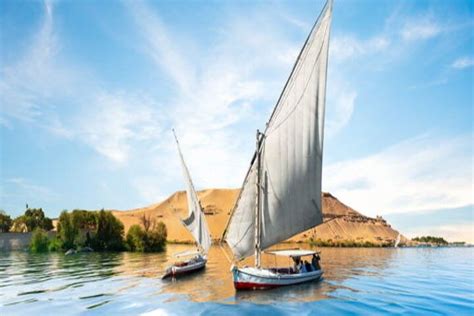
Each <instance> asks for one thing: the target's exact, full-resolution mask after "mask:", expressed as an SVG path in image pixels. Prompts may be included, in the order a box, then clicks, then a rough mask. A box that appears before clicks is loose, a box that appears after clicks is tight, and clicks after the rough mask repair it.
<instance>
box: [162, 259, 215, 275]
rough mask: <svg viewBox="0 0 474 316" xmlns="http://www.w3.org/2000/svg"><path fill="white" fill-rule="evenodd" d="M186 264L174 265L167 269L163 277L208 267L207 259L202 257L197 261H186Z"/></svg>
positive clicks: (184, 273) (189, 272)
mask: <svg viewBox="0 0 474 316" xmlns="http://www.w3.org/2000/svg"><path fill="white" fill-rule="evenodd" d="M185 263H186V265H172V266H170V267H168V268H167V269H166V272H165V274H164V275H163V276H162V277H161V278H162V279H166V278H174V277H177V276H182V275H186V274H191V273H194V272H197V271H200V270H202V269H204V268H205V267H206V263H207V259H201V260H199V261H197V262H185Z"/></svg>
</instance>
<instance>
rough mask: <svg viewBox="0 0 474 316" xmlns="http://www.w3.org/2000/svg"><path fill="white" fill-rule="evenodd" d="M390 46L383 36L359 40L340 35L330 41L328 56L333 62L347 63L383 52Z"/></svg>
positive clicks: (350, 36)
mask: <svg viewBox="0 0 474 316" xmlns="http://www.w3.org/2000/svg"><path fill="white" fill-rule="evenodd" d="M389 45H390V40H389V39H388V37H387V36H385V35H377V36H375V37H372V38H369V39H366V40H361V39H358V38H356V37H354V36H352V35H342V36H341V35H340V36H336V37H334V38H333V39H332V40H331V46H330V56H331V59H332V60H335V61H338V62H340V61H347V60H350V59H353V58H357V57H359V56H363V55H369V54H375V53H379V52H383V51H385V50H386V49H387V48H388V47H389Z"/></svg>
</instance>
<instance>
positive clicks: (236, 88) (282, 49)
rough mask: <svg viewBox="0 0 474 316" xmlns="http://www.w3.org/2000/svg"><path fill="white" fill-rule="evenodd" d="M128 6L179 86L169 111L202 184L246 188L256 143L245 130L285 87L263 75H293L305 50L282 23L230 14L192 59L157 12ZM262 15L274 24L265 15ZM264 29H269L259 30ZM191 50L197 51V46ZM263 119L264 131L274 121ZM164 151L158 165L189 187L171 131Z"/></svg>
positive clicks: (149, 49)
mask: <svg viewBox="0 0 474 316" xmlns="http://www.w3.org/2000/svg"><path fill="white" fill-rule="evenodd" d="M127 6H128V7H127V8H129V9H130V11H131V13H132V16H133V18H134V20H135V22H136V25H137V28H138V30H139V31H140V33H141V34H142V38H143V41H144V46H145V47H146V48H147V49H146V50H144V52H145V54H146V55H148V56H149V57H151V60H153V61H154V62H155V65H156V67H157V68H159V70H164V71H165V72H166V73H167V74H168V76H169V78H170V79H172V80H173V82H174V83H175V86H176V87H177V91H176V94H175V97H174V98H173V99H172V100H171V103H169V104H167V106H166V110H167V122H168V124H169V125H170V126H173V127H175V128H176V130H177V133H178V136H179V138H180V142H181V145H182V147H183V152H184V154H185V158H186V159H187V162H188V164H189V165H190V170H191V173H192V175H193V179H195V183H196V186H197V187H198V188H202V187H206V186H237V185H240V183H241V181H242V179H243V176H244V175H245V171H246V168H247V165H248V163H249V159H250V154H251V150H252V149H253V147H252V144H253V138H251V137H252V136H251V135H252V132H249V133H241V131H240V128H239V126H240V125H245V126H247V125H252V124H250V122H251V121H252V120H255V115H256V111H255V108H254V104H255V103H256V102H257V101H262V100H268V99H270V98H271V99H274V98H276V97H277V96H278V94H277V92H279V91H278V89H281V86H283V83H282V82H281V83H280V87H278V88H277V89H275V88H274V87H273V86H272V87H271V85H273V84H274V82H272V81H271V80H269V81H267V80H266V79H267V78H264V77H262V75H261V74H260V73H261V72H265V71H268V70H271V71H274V70H275V69H278V68H280V69H285V68H287V71H289V70H290V69H289V67H290V66H291V64H292V63H293V62H294V60H295V58H296V56H297V53H298V50H297V49H295V46H294V45H293V44H292V43H289V42H288V41H286V40H285V38H281V37H279V35H278V34H279V32H276V31H275V30H273V29H272V27H274V26H275V25H274V24H272V25H267V24H266V23H261V20H259V19H249V18H248V17H241V16H238V17H235V16H230V17H228V18H227V19H226V23H224V24H222V25H221V28H220V29H218V30H217V39H216V41H215V43H214V45H212V46H208V47H205V48H202V50H194V55H193V56H190V55H189V52H188V51H187V45H186V44H184V43H181V42H179V41H175V42H173V44H171V43H170V41H169V39H170V38H173V39H177V38H179V36H177V35H176V34H174V33H173V32H172V31H171V30H168V29H167V28H166V27H165V25H164V24H163V23H162V21H161V19H160V17H159V15H158V14H157V13H156V12H155V11H154V9H153V8H152V7H148V6H147V5H146V4H144V3H142V2H134V3H127ZM252 14H253V13H251V12H249V15H252ZM260 18H262V19H266V18H265V15H262V16H260ZM269 20H270V19H269ZM291 23H293V24H294V23H295V21H291ZM259 27H260V28H262V27H263V28H268V30H267V31H265V30H259V31H257V32H256V31H255V30H256V29H259ZM138 45H140V44H138ZM188 45H189V46H193V45H194V46H193V47H195V46H197V43H189V44H188ZM262 47H265V48H266V49H264V50H263V49H262ZM171 64H173V65H175V66H173V67H171V66H170V65H171ZM258 115H259V116H262V119H261V120H259V123H260V126H263V124H264V120H265V118H266V117H264V116H263V115H262V114H261V113H260V114H258ZM246 131H247V128H246ZM248 131H251V129H250V127H249V129H248ZM249 135H250V137H248V136H249ZM157 147H159V149H160V153H161V155H160V157H158V158H156V159H155V166H156V169H158V168H159V169H160V170H161V171H160V174H161V176H162V178H169V179H175V180H179V183H182V182H181V179H180V177H181V170H180V167H179V165H178V164H177V160H176V149H175V145H174V142H173V141H172V137H171V133H170V134H168V137H166V134H165V137H164V138H163V139H162V141H161V142H160V143H159V144H157ZM243 148H244V149H243ZM245 148H246V149H245ZM203 162H205V163H203ZM175 182H176V181H175ZM144 194H145V195H147V193H146V192H144Z"/></svg>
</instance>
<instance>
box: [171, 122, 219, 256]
mask: <svg viewBox="0 0 474 316" xmlns="http://www.w3.org/2000/svg"><path fill="white" fill-rule="evenodd" d="M173 134H174V137H175V140H176V145H177V146H178V153H179V158H180V159H181V166H182V169H183V174H184V180H185V182H186V196H187V198H188V217H187V218H186V219H183V220H181V222H182V223H183V225H184V227H186V229H187V230H188V231H189V232H190V233H191V234H192V235H193V237H194V240H196V242H197V243H198V245H199V246H200V247H201V248H202V250H203V252H204V253H206V254H207V252H208V251H209V248H210V247H211V236H210V235H209V229H208V228H207V222H206V217H205V215H204V213H203V211H202V209H201V204H200V203H199V199H198V196H197V193H196V190H194V185H193V182H192V180H191V175H190V174H189V170H188V168H187V167H186V163H185V162H184V157H183V154H182V152H181V148H180V146H179V142H178V138H177V137H176V134H175V133H174V130H173Z"/></svg>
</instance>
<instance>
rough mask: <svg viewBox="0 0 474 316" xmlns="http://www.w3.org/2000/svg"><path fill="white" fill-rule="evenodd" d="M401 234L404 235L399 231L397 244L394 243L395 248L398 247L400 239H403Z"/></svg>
mask: <svg viewBox="0 0 474 316" xmlns="http://www.w3.org/2000/svg"><path fill="white" fill-rule="evenodd" d="M401 236H402V235H401V234H400V233H398V236H397V240H395V245H394V247H395V248H398V245H399V244H400V240H401V239H402V237H401Z"/></svg>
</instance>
